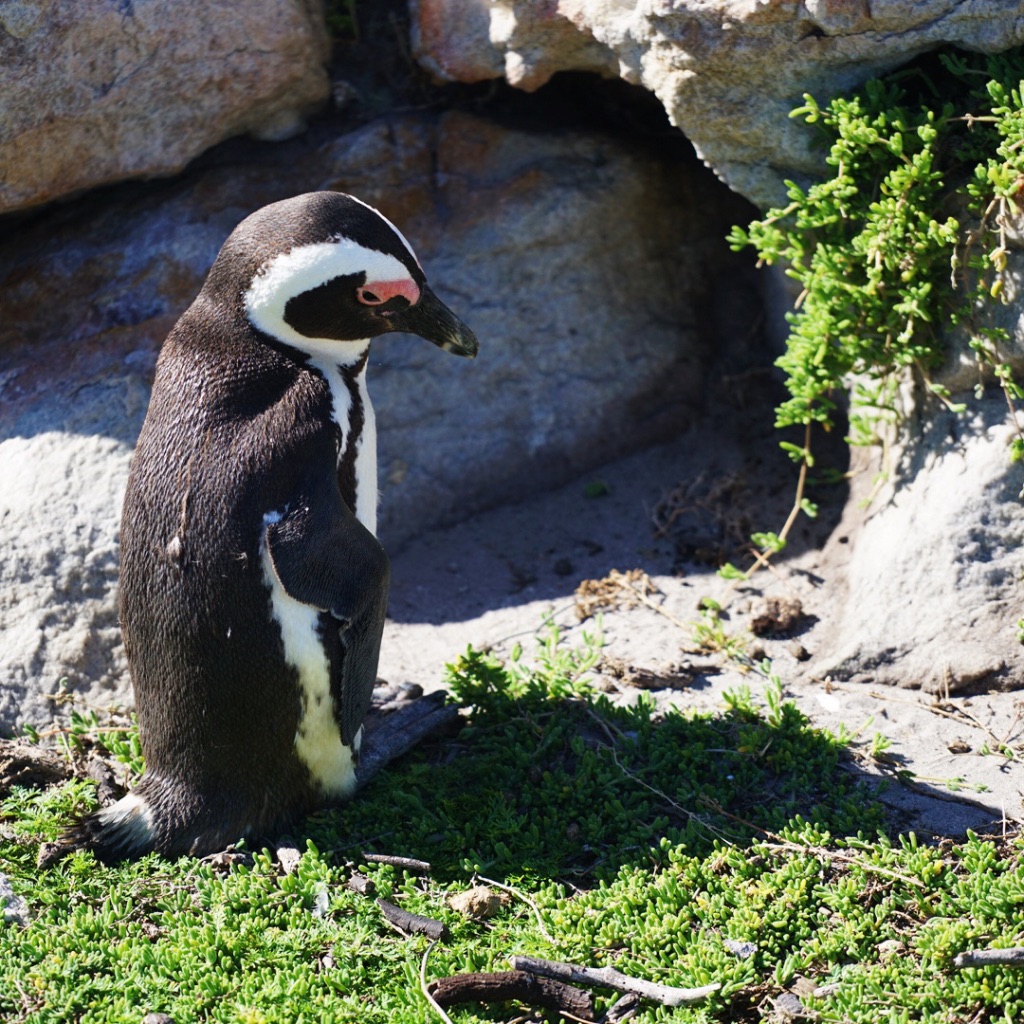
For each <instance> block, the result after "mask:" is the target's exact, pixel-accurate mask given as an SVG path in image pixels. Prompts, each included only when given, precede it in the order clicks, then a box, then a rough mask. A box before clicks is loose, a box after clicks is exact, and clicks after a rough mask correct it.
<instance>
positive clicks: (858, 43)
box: [413, 0, 1024, 207]
mask: <svg viewBox="0 0 1024 1024" xmlns="http://www.w3.org/2000/svg"><path fill="white" fill-rule="evenodd" d="M413 40H414V48H415V51H416V54H417V56H418V58H419V60H420V62H421V63H422V64H423V65H424V66H425V67H426V68H428V70H430V71H432V72H433V73H434V75H435V76H437V77H438V78H440V79H443V80H447V81H462V82H478V81H482V80H485V79H488V78H501V77H504V78H506V79H507V80H508V81H509V82H510V83H511V84H512V85H514V86H517V87H519V88H522V89H530V90H532V89H536V88H538V87H539V86H541V85H543V84H544V83H545V82H547V81H548V79H550V78H551V76H552V75H553V74H555V73H556V72H558V71H593V72H598V73H600V74H602V75H609V76H615V75H618V76H620V77H622V78H624V79H626V81H628V82H632V83H634V84H637V85H643V86H645V87H646V88H647V89H649V90H650V91H651V92H653V93H654V94H655V95H656V96H657V97H658V99H660V100H661V102H662V104H663V105H664V107H665V110H666V111H667V112H668V115H669V117H670V118H671V120H672V123H673V124H675V125H676V126H677V127H679V128H681V129H682V130H683V132H685V133H686V136H687V138H688V139H690V141H691V142H693V144H694V146H695V147H696V148H697V151H698V152H699V153H700V155H701V156H702V157H703V158H704V160H705V161H707V163H708V164H709V165H710V166H711V167H713V168H714V170H715V171H716V173H718V174H719V175H720V176H721V177H722V178H723V179H724V180H725V181H726V182H727V183H728V184H729V185H730V186H731V187H732V188H734V189H736V190H737V191H739V192H741V193H743V194H744V195H746V196H747V197H748V198H750V199H751V200H753V201H754V202H756V203H758V204H759V205H761V206H764V207H767V206H772V205H775V204H777V203H778V202H780V201H781V200H784V198H785V190H784V186H783V181H784V179H786V178H791V177H799V176H801V175H804V174H814V173H815V172H817V171H818V169H819V160H820V154H818V153H815V152H813V151H812V150H811V148H810V143H811V139H812V138H813V136H812V135H811V133H809V132H806V131H804V130H803V129H802V127H801V126H800V125H799V124H797V123H793V122H791V121H790V120H789V118H788V114H789V111H790V110H792V109H793V108H794V107H796V106H798V105H799V104H800V102H801V98H802V96H803V94H804V93H805V92H810V93H813V94H815V95H816V96H817V97H818V98H819V99H823V100H824V99H829V98H831V97H832V96H834V95H836V94H837V93H839V92H841V91H843V90H845V89H848V88H850V87H851V86H853V85H856V84H858V83H860V82H863V81H864V80H865V79H867V78H870V77H871V76H872V75H875V74H878V73H880V72H883V71H887V70H890V69H892V68H894V67H897V66H899V65H902V64H905V63H906V62H907V61H908V60H911V59H912V58H913V57H915V56H918V55H919V54H922V53H925V52H926V51H929V50H933V49H935V48H936V47H938V46H941V45H944V44H956V45H959V46H963V47H966V48H968V49H974V50H981V51H984V52H989V53H993V52H997V51H999V50H1005V49H1007V48H1009V47H1011V46H1017V45H1020V44H1021V43H1022V42H1024V19H1021V18H1020V16H1019V10H1018V9H1017V7H1016V6H1015V5H1013V4H984V3H954V2H951V0H923V2H920V3H906V2H905V0H872V2H871V3H868V2H867V0H781V2H780V0H678V2H674V3H671V4H669V3H653V2H650V3H625V4H623V3H622V2H621V0H555V2H553V3H535V2H533V0H502V2H501V3H491V4H482V3H479V2H477V0H413Z"/></svg>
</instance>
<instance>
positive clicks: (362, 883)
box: [345, 871, 377, 896]
mask: <svg viewBox="0 0 1024 1024" xmlns="http://www.w3.org/2000/svg"><path fill="white" fill-rule="evenodd" d="M345 886H346V887H347V888H349V889H351V890H352V891H353V892H357V893H359V895H360V896H372V895H373V894H374V893H375V892H376V891H377V886H376V885H375V883H374V881H373V879H372V878H367V877H366V875H364V874H362V873H361V872H359V871H353V872H352V874H351V876H350V877H349V880H348V881H347V882H346V883H345Z"/></svg>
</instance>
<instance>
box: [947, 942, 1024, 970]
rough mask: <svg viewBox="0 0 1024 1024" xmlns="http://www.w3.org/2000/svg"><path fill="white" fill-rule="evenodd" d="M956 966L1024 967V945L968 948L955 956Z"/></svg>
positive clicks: (954, 963)
mask: <svg viewBox="0 0 1024 1024" xmlns="http://www.w3.org/2000/svg"><path fill="white" fill-rule="evenodd" d="M953 966H954V967H992V966H999V967H1024V947H1022V946H1013V947H1011V948H1009V949H967V950H964V952H963V953H957V955H956V956H955V957H954V958H953Z"/></svg>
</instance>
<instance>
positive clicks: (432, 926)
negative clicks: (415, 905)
mask: <svg viewBox="0 0 1024 1024" xmlns="http://www.w3.org/2000/svg"><path fill="white" fill-rule="evenodd" d="M377 906H378V907H380V911H381V913H382V914H383V915H384V916H385V918H387V920H388V921H390V922H391V924H393V925H394V926H395V927H396V928H398V929H399V930H401V931H403V932H406V933H414V934H419V935H426V937H427V938H428V939H433V940H434V941H435V942H437V941H438V940H439V939H443V938H445V936H446V935H447V934H448V927H447V925H445V923H444V922H443V921H435V920H434V919H433V918H432V917H424V916H423V915H422V914H412V913H410V912H409V911H408V910H403V909H402V908H401V907H396V906H395V905H394V903H388V901H387V900H382V899H378V900H377Z"/></svg>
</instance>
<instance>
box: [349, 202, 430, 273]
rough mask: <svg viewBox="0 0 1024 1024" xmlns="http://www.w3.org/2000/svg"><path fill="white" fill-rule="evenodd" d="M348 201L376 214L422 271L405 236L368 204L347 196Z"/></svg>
mask: <svg viewBox="0 0 1024 1024" xmlns="http://www.w3.org/2000/svg"><path fill="white" fill-rule="evenodd" d="M346 195H347V193H346ZM349 199H352V200H353V201H355V202H357V203H358V204H359V205H360V206H365V207H366V208H367V209H368V210H370V211H372V212H373V213H375V214H377V216H378V217H380V219H381V220H382V221H384V223H385V224H387V226H388V227H389V228H391V230H392V231H394V233H395V234H396V235H398V237H399V238H400V239H401V240H402V245H404V246H405V247H406V249H407V250H408V251H409V255H410V256H411V257H412V258H413V259H414V260H415V261H416V266H417V267H419V268H420V270H422V269H423V264H422V263H420V258H419V257H418V256H417V255H416V251H415V250H414V249H413V247H412V246H411V245H410V244H409V239H408V238H406V237H405V235H403V234H402V232H401V231H399V230H398V228H396V227H395V225H394V224H393V223H392V222H391V221H390V220H388V218H387V217H385V216H384V214H383V213H381V212H380V210H378V209H377V207H375V206H371V205H370V204H369V203H364V202H363V201H362V199H358V198H356V196H349Z"/></svg>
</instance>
